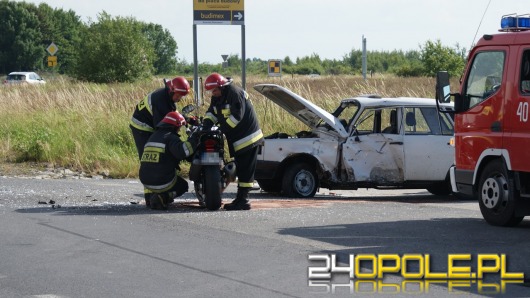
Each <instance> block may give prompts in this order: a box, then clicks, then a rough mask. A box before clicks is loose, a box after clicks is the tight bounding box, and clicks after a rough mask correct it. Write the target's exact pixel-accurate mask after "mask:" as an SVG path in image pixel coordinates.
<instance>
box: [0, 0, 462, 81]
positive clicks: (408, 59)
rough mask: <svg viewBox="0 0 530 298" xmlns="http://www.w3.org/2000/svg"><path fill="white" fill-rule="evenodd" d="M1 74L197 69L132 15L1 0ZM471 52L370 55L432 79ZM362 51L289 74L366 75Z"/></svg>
mask: <svg viewBox="0 0 530 298" xmlns="http://www.w3.org/2000/svg"><path fill="white" fill-rule="evenodd" d="M0 19H2V26H0V73H3V74H5V73H9V72H11V71H20V70H32V71H33V70H35V71H49V72H56V73H59V74H65V75H68V76H70V77H73V78H76V79H78V80H84V81H90V82H97V83H109V82H134V81H137V80H140V79H143V78H147V77H150V76H153V75H164V74H176V73H177V74H181V75H192V74H193V68H194V67H193V64H192V63H189V62H187V61H179V60H178V59H177V53H178V46H177V42H176V41H175V39H174V38H173V36H172V35H171V34H170V32H169V31H168V30H167V29H165V28H163V27H162V26H161V25H158V24H154V23H146V22H142V21H138V20H137V19H135V18H133V17H120V16H118V17H113V16H111V15H109V14H108V13H106V12H105V11H103V12H101V13H100V14H98V17H97V20H96V21H91V20H90V21H88V22H86V23H85V22H82V21H81V17H80V16H78V15H77V14H76V13H75V12H74V11H72V10H68V11H65V10H63V9H54V8H52V7H50V6H49V5H47V4H45V3H41V4H39V5H38V6H37V5H35V4H32V3H26V2H14V1H8V0H1V1H0ZM52 42H53V43H55V44H56V45H57V47H58V49H59V51H58V53H57V56H58V59H57V65H56V66H55V67H48V62H47V59H48V56H49V54H48V53H47V52H46V48H47V47H48V45H50V44H51V43H52ZM465 59H466V50H465V49H464V48H460V47H459V46H458V44H457V45H456V46H454V47H449V46H445V45H443V44H442V43H441V41H440V40H436V41H426V42H425V43H424V44H423V45H420V46H419V50H411V51H401V50H393V51H368V52H367V70H368V72H369V73H372V72H375V73H392V74H395V75H397V76H404V77H408V76H434V75H435V74H436V72H437V71H439V70H447V71H448V72H449V73H450V74H451V75H453V76H458V75H460V74H461V73H462V71H463V68H464V63H465ZM267 63H268V61H267V60H262V59H259V58H248V59H246V62H245V66H246V71H247V74H262V75H267V73H268V68H267ZM361 68H362V51H361V50H356V49H352V50H351V51H350V52H349V53H346V54H345V55H344V57H343V58H342V59H321V58H320V56H319V55H318V53H313V54H311V55H310V56H305V57H301V58H296V59H294V60H293V59H291V58H290V57H289V56H286V57H285V58H284V59H282V73H284V74H292V75H294V74H298V75H307V74H320V75H343V74H360V73H361ZM198 70H199V74H208V73H211V72H221V73H224V74H227V75H232V74H233V75H237V74H240V73H241V58H240V57H239V56H238V55H230V56H229V57H228V59H227V66H225V68H223V66H222V64H208V63H201V64H199V65H198Z"/></svg>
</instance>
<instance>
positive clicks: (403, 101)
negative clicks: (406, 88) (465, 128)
mask: <svg viewBox="0 0 530 298" xmlns="http://www.w3.org/2000/svg"><path fill="white" fill-rule="evenodd" d="M342 102H358V103H360V104H361V105H362V106H363V107H388V106H399V107H407V106H436V100H435V99H434V98H420V97H395V98H385V97H383V98H378V97H365V96H359V97H353V98H346V99H343V100H342ZM443 106H453V105H452V104H443Z"/></svg>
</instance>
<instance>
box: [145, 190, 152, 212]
mask: <svg viewBox="0 0 530 298" xmlns="http://www.w3.org/2000/svg"><path fill="white" fill-rule="evenodd" d="M144 199H145V207H147V208H149V205H150V203H151V193H148V192H144Z"/></svg>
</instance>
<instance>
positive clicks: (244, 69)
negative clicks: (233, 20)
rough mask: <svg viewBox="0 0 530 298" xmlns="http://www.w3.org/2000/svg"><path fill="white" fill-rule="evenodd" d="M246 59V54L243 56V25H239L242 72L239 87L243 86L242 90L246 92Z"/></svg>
mask: <svg viewBox="0 0 530 298" xmlns="http://www.w3.org/2000/svg"><path fill="white" fill-rule="evenodd" d="M246 60H247V58H246V54H245V25H241V70H242V74H241V85H242V86H243V90H246V87H245V86H246V82H247V79H246V76H247V70H246V65H247V63H246V62H247V61H246Z"/></svg>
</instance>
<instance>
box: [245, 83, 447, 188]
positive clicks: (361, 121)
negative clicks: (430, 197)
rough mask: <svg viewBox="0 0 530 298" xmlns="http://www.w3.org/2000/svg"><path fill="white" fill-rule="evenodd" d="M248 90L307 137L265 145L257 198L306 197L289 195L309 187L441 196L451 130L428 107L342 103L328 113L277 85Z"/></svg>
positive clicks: (401, 101)
mask: <svg viewBox="0 0 530 298" xmlns="http://www.w3.org/2000/svg"><path fill="white" fill-rule="evenodd" d="M255 89H256V90H257V91H259V92H261V93H262V94H263V95H265V96H266V97H267V98H269V99H270V100H271V101H273V102H275V103H276V104H278V105H279V106H280V107H282V108H283V109H285V110H286V111H288V112H289V113H290V114H291V115H293V116H295V117H296V118H297V119H299V120H301V121H302V122H304V123H305V124H306V125H308V127H309V128H310V129H311V133H310V134H305V135H299V134H297V136H289V137H285V136H284V138H279V137H277V136H272V137H267V138H266V139H265V142H264V145H263V147H262V148H261V150H260V153H259V154H258V164H257V169H256V177H255V178H256V180H257V181H258V183H259V184H260V186H262V188H263V189H264V190H265V191H274V192H284V193H289V194H290V196H297V195H300V196H306V194H309V195H311V194H312V192H307V193H305V192H304V193H301V192H299V191H297V189H299V188H300V189H302V188H307V187H309V186H307V185H308V184H310V183H317V184H318V185H316V186H315V187H326V188H329V189H357V188H359V187H373V188H391V187H394V188H395V187H399V188H427V189H428V190H429V189H431V190H433V191H435V190H436V189H435V188H434V187H435V186H436V187H437V189H444V190H445V184H446V183H448V180H447V173H448V170H449V168H450V167H451V165H452V163H453V160H454V147H452V146H450V145H449V141H450V138H451V137H452V136H453V122H452V119H451V117H449V116H448V114H442V113H438V112H437V110H436V106H435V104H434V103H433V100H432V99H422V98H378V97H373V96H371V97H356V98H348V99H344V100H342V101H341V102H340V105H339V107H338V108H337V109H336V110H335V111H334V112H333V113H330V112H327V111H325V110H323V109H321V108H320V107H317V106H316V105H314V104H313V103H311V102H309V101H308V100H306V99H303V98H302V97H300V96H299V95H297V94H295V93H293V92H291V91H290V90H288V89H286V88H284V87H281V86H278V85H271V84H266V85H257V86H256V87H255ZM444 108H446V109H448V110H450V109H452V107H451V105H446V106H444ZM263 186H265V187H263ZM449 189H450V188H449ZM431 190H429V191H431ZM433 191H431V192H433ZM313 193H314V192H313ZM433 193H434V192H433Z"/></svg>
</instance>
